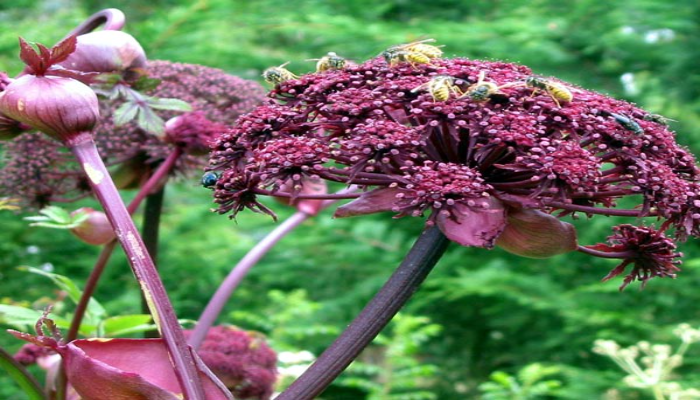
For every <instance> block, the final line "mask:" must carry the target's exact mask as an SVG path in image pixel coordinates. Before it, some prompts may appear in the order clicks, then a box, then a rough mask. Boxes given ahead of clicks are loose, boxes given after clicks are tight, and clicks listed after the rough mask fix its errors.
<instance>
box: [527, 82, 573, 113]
mask: <svg viewBox="0 0 700 400" xmlns="http://www.w3.org/2000/svg"><path fill="white" fill-rule="evenodd" d="M525 86H527V87H531V88H533V89H535V90H534V91H533V92H532V94H533V95H534V94H535V93H536V92H537V90H544V91H545V92H547V94H548V95H549V97H551V98H552V100H554V102H555V103H556V104H557V107H561V104H560V103H559V102H560V101H563V102H567V103H570V102H571V101H572V100H573V99H574V95H573V93H571V91H570V90H569V88H567V87H566V86H564V85H563V84H561V83H559V82H553V81H551V80H548V79H544V78H541V77H538V76H534V75H533V76H529V77H528V78H527V79H526V80H525Z"/></svg>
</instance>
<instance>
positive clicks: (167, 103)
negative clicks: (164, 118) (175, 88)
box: [146, 97, 192, 111]
mask: <svg viewBox="0 0 700 400" xmlns="http://www.w3.org/2000/svg"><path fill="white" fill-rule="evenodd" d="M146 101H147V102H148V105H149V106H151V108H155V109H156V110H171V111H192V106H191V105H190V103H188V102H186V101H182V100H180V99H170V98H166V99H161V98H158V97H149V98H148V99H147V100H146Z"/></svg>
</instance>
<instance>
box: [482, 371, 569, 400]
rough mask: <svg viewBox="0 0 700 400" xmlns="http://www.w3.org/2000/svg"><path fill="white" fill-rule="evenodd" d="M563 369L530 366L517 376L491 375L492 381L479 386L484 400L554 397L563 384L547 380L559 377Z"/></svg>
mask: <svg viewBox="0 0 700 400" xmlns="http://www.w3.org/2000/svg"><path fill="white" fill-rule="evenodd" d="M560 372H561V369H560V368H559V367H557V366H547V365H544V364H540V363H534V364H529V365H526V366H525V367H523V368H522V369H520V370H519V371H518V372H517V373H516V374H515V375H510V374H508V373H506V372H503V371H496V372H494V373H492V374H491V377H490V378H491V380H490V381H489V382H484V383H482V384H481V385H479V391H481V394H482V397H481V398H482V399H484V400H527V399H541V398H543V397H545V396H553V395H555V394H556V393H557V390H558V389H559V388H561V387H562V382H561V381H559V380H556V379H547V378H549V377H551V376H553V375H557V374H559V373H560Z"/></svg>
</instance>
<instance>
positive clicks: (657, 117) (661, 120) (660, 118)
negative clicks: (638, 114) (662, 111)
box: [642, 114, 676, 126]
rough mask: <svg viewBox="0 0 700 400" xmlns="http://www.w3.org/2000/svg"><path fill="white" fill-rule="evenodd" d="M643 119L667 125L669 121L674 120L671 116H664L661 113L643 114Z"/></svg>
mask: <svg viewBox="0 0 700 400" xmlns="http://www.w3.org/2000/svg"><path fill="white" fill-rule="evenodd" d="M642 119H643V120H645V121H651V122H656V123H657V124H661V125H665V126H668V122H669V121H674V122H675V121H676V120H675V119H671V118H666V117H664V116H663V115H659V114H645V115H644V117H642Z"/></svg>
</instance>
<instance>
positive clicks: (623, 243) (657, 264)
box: [589, 224, 682, 289]
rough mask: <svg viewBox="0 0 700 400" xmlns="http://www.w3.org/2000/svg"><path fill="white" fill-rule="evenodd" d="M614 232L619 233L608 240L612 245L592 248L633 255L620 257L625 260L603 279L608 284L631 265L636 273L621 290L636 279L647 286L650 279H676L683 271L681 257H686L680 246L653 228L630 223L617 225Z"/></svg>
mask: <svg viewBox="0 0 700 400" xmlns="http://www.w3.org/2000/svg"><path fill="white" fill-rule="evenodd" d="M613 231H614V232H615V234H614V235H611V236H610V237H609V238H608V242H609V243H610V245H606V244H602V243H601V244H597V245H595V246H590V247H589V248H591V249H593V250H599V251H603V252H606V253H614V252H627V253H629V254H625V255H622V256H620V257H617V258H622V259H623V261H622V263H621V264H620V265H618V266H617V267H616V268H615V269H613V270H612V271H610V273H609V274H608V275H607V276H606V277H605V278H603V280H605V281H607V280H609V279H612V278H614V277H616V276H618V275H620V274H622V273H623V272H624V270H625V268H626V267H627V265H629V264H632V271H631V272H630V273H629V274H627V276H625V280H624V282H623V284H622V286H621V287H620V289H623V288H624V287H625V286H627V285H629V284H630V283H631V282H633V281H635V280H639V281H641V282H642V287H644V286H645V285H646V283H647V281H648V280H649V279H651V278H654V277H657V276H658V277H671V278H675V277H676V272H677V271H679V270H680V269H679V268H678V267H677V265H678V264H680V260H678V259H677V258H678V257H681V256H682V254H681V253H678V252H676V244H675V243H673V241H672V240H671V239H669V238H667V237H666V236H664V235H663V233H662V232H660V231H657V230H655V229H653V228H650V227H645V226H634V225H627V224H625V225H620V226H616V227H614V228H613Z"/></svg>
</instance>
